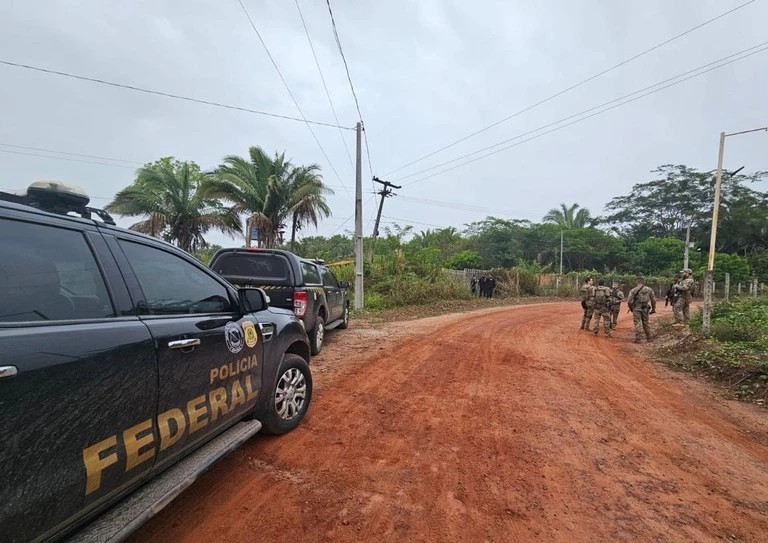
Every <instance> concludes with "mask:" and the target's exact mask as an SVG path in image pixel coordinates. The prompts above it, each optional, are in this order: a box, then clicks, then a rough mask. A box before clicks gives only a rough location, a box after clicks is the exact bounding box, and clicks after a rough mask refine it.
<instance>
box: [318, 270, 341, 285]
mask: <svg viewBox="0 0 768 543" xmlns="http://www.w3.org/2000/svg"><path fill="white" fill-rule="evenodd" d="M320 270H321V271H322V273H323V284H324V285H325V286H327V287H338V286H339V282H338V281H336V277H334V275H333V272H331V270H329V269H328V268H320Z"/></svg>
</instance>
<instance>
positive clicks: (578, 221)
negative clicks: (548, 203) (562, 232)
mask: <svg viewBox="0 0 768 543" xmlns="http://www.w3.org/2000/svg"><path fill="white" fill-rule="evenodd" d="M579 207H580V206H579V204H573V205H572V206H570V207H569V206H567V205H565V204H560V208H559V209H558V208H554V209H550V210H549V212H548V213H547V214H546V215H544V219H543V220H544V222H549V223H554V224H556V225H558V226H560V227H561V228H586V227H587V226H589V225H590V224H591V222H592V216H591V215H590V213H589V210H588V209H586V208H581V209H579Z"/></svg>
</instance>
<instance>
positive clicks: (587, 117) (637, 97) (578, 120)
mask: <svg viewBox="0 0 768 543" xmlns="http://www.w3.org/2000/svg"><path fill="white" fill-rule="evenodd" d="M767 44H768V42H764V43H762V44H760V45H757V46H754V47H750V48H749V49H745V50H743V51H740V52H739V53H735V54H734V55H730V56H728V57H724V58H723V59H720V60H718V61H715V62H712V63H709V64H706V65H704V66H701V67H699V68H696V69H694V70H691V71H689V72H685V74H689V73H691V72H696V71H699V70H700V69H701V68H703V67H706V66H711V65H712V64H718V63H720V64H718V65H717V66H713V67H711V68H709V69H707V70H704V71H700V72H699V73H695V74H693V75H690V76H688V77H685V78H683V79H678V78H679V77H681V76H682V75H685V74H681V75H678V76H676V77H673V78H671V79H667V80H666V81H671V80H675V79H678V80H677V81H674V82H672V83H669V84H668V85H664V86H663V87H659V88H657V89H655V90H652V91H649V92H646V93H645V94H640V95H639V96H636V97H634V98H632V99H630V100H626V101H624V102H621V103H618V104H616V105H613V106H611V107H608V108H605V109H602V110H600V111H597V112H595V113H592V114H591V115H587V116H585V117H581V118H579V119H576V120H575V121H572V122H570V123H566V124H563V125H561V126H558V127H556V128H553V129H551V130H547V131H546V132H542V133H540V134H537V135H535V136H532V137H530V138H527V139H524V140H522V141H519V142H517V143H514V144H512V145H508V146H506V147H502V148H501V149H497V150H495V151H492V152H490V153H486V154H484V155H481V156H479V157H475V158H472V159H470V160H467V161H465V162H462V163H460V164H457V165H455V166H452V167H450V168H446V169H445V170H442V171H439V172H437V173H434V174H431V175H427V176H425V177H421V178H419V179H416V180H415V181H411V182H410V183H406V184H405V186H410V185H413V184H414V183H418V182H420V181H424V180H426V179H430V178H432V177H435V176H438V175H441V174H443V173H446V172H449V171H451V170H455V169H456V168H460V167H461V166H466V165H467V164H471V163H473V162H476V161H478V160H481V159H483V158H487V157H489V156H492V155H495V154H497V153H500V152H502V151H506V150H507V149H511V148H512V147H517V146H518V145H522V144H523V143H527V142H529V141H532V140H535V139H537V138H540V137H541V136H545V135H547V134H551V133H552V132H557V131H558V130H561V129H563V128H565V127H568V126H571V125H573V124H577V123H580V122H582V121H586V120H587V119H590V118H592V117H595V116H597V115H601V114H603V113H606V112H608V111H611V110H613V109H616V108H618V107H621V106H625V105H627V104H630V103H632V102H635V101H637V100H639V99H641V98H645V97H646V96H650V95H651V94H655V93H657V92H660V91H662V90H665V89H668V88H669V87H673V86H675V85H679V84H680V83H683V82H685V81H688V80H689V79H694V78H696V77H699V76H702V75H704V74H707V73H709V72H711V71H714V70H717V69H719V68H723V67H725V66H728V65H729V64H733V63H734V62H737V61H739V60H744V59H745V58H748V57H751V56H753V55H756V54H758V53H761V52H763V51H766V50H768V47H763V48H762V49H757V50H755V51H752V52H751V53H749V54H746V55H743V56H741V57H739V58H734V59H732V60H729V61H728V62H722V61H723V60H726V59H728V58H731V57H733V56H737V55H740V54H742V53H745V52H747V51H751V50H753V49H755V48H757V47H762V46H764V45H767ZM666 81H665V82H666ZM662 83H664V82H661V83H657V84H655V85H651V86H649V87H646V89H642V90H640V91H635V92H633V93H630V94H627V95H625V96H623V97H621V98H616V99H614V100H610V101H608V102H605V103H603V104H600V105H599V106H595V107H593V108H590V109H588V110H585V111H582V112H581V113H576V114H574V115H570V116H568V117H564V118H563V119H560V120H559V121H555V122H554V123H550V124H548V125H544V126H541V127H539V128H537V129H534V130H531V131H528V132H526V133H524V134H520V135H518V136H515V137H513V138H510V139H508V140H504V141H503V142H500V143H496V144H494V145H491V146H489V147H486V148H484V149H479V150H477V151H473V152H472V153H469V154H467V155H464V156H462V157H460V158H458V159H453V160H450V161H447V162H445V163H443V164H441V165H438V166H435V167H433V168H428V170H431V169H434V168H437V167H440V166H444V165H446V164H449V163H450V162H455V161H456V160H461V159H463V158H467V157H469V156H472V155H474V154H477V153H479V152H482V151H485V150H488V149H492V148H494V147H498V146H499V145H502V144H503V143H506V142H509V141H512V140H515V139H518V138H520V137H523V136H525V135H527V134H532V133H534V132H538V131H540V130H543V129H544V128H546V127H549V126H553V125H557V124H560V123H562V122H563V121H565V120H568V119H571V118H573V117H578V116H580V115H582V114H584V113H586V112H588V111H593V110H595V109H599V108H601V107H604V106H605V105H608V104H611V103H614V102H616V101H619V100H623V99H624V98H627V97H628V96H632V95H634V94H637V93H640V92H643V91H644V90H647V89H650V88H653V87H656V86H658V85H660V84H662ZM425 171H426V170H425Z"/></svg>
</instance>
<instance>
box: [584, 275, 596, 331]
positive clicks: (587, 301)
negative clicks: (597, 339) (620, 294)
mask: <svg viewBox="0 0 768 543" xmlns="http://www.w3.org/2000/svg"><path fill="white" fill-rule="evenodd" d="M581 304H582V307H583V308H584V315H583V316H582V317H581V329H582V330H589V321H591V320H592V313H594V311H595V287H594V286H593V285H591V284H588V283H585V284H584V285H582V287H581Z"/></svg>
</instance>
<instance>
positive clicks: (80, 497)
mask: <svg viewBox="0 0 768 543" xmlns="http://www.w3.org/2000/svg"><path fill="white" fill-rule="evenodd" d="M88 202H89V198H88V196H87V195H86V194H85V193H84V192H83V191H82V190H81V189H79V188H78V187H74V186H70V185H64V184H61V183H56V182H37V183H33V184H32V185H31V186H30V187H29V188H28V189H27V191H26V192H25V193H23V194H16V193H7V192H5V193H3V192H0V540H2V541H4V542H16V541H46V540H51V539H59V538H61V537H65V536H69V537H73V538H74V540H77V541H119V540H121V539H124V538H125V537H127V536H128V535H129V534H130V533H131V532H132V531H133V530H134V529H135V528H137V527H138V526H139V525H140V524H141V523H142V522H144V521H146V520H147V519H148V518H149V517H151V516H152V515H153V514H155V513H156V512H157V511H159V510H160V509H161V508H162V507H163V506H164V505H165V504H167V503H168V502H169V501H170V500H171V499H173V498H174V497H175V496H176V495H178V494H179V493H180V492H181V491H182V490H183V489H184V488H185V487H187V486H188V485H189V484H191V483H192V481H194V480H195V479H196V478H197V477H198V476H199V475H201V474H202V473H203V472H205V471H206V470H207V469H208V468H209V467H210V466H211V464H212V463H213V462H215V461H216V460H217V459H219V458H220V457H221V456H223V455H224V454H226V453H227V452H229V451H231V450H232V449H234V448H235V447H237V446H238V445H239V444H241V443H243V442H244V441H246V440H247V439H248V438H250V437H251V436H253V435H254V434H255V433H257V432H258V431H260V430H264V431H267V432H270V433H275V434H280V433H284V432H288V431H290V430H292V429H293V428H295V427H296V426H298V424H299V423H300V422H301V420H302V419H303V418H304V415H305V413H306V412H307V409H308V407H309V403H310V399H311V397H312V376H311V373H310V370H309V359H310V347H309V341H308V338H307V334H306V332H305V330H304V327H303V326H302V324H301V323H300V321H299V320H298V319H297V318H296V316H295V315H293V313H292V312H291V311H286V310H284V309H279V308H272V307H269V305H268V298H267V296H266V294H265V293H264V291H262V290H260V289H254V288H240V289H236V288H234V287H233V286H232V285H231V284H230V283H228V282H227V281H226V280H225V279H223V278H222V277H221V276H219V275H217V274H215V273H213V272H212V271H211V270H210V269H208V268H206V267H205V266H203V265H202V264H201V263H200V262H198V261H197V260H196V259H194V258H193V257H191V256H190V255H188V254H187V253H185V252H183V251H181V250H179V249H177V248H176V247H173V246H171V245H169V244H167V243H164V242H162V241H159V240H157V239H154V238H150V237H147V236H144V235H141V234H138V233H136V232H132V231H129V230H125V229H122V228H118V227H116V226H115V223H114V221H113V220H112V218H111V217H110V216H109V215H108V214H107V213H105V212H103V211H100V210H96V209H93V208H90V207H88ZM72 215H76V216H72ZM97 218H98V219H99V220H96V219H97Z"/></svg>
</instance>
